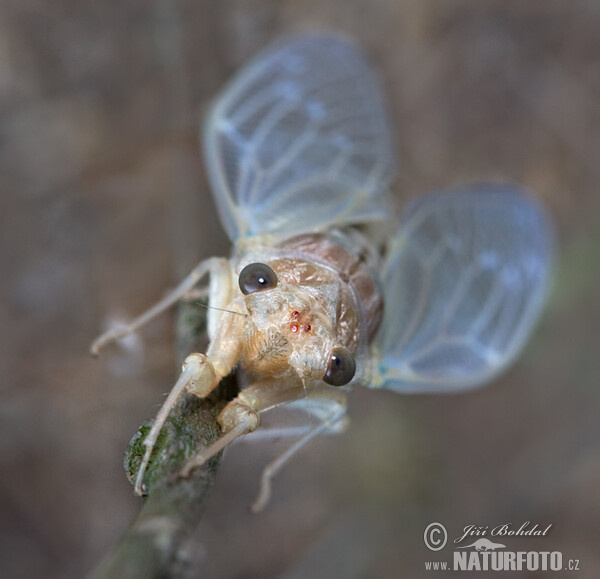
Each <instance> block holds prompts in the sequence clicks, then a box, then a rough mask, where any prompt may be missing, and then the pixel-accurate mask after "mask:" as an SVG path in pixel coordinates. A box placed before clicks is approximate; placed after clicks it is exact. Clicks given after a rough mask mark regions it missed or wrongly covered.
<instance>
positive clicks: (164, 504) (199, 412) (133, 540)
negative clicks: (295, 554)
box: [90, 304, 237, 579]
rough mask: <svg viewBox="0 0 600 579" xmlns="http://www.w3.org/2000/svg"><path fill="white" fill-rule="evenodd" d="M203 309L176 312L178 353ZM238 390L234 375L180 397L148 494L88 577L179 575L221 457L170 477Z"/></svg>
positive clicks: (137, 447)
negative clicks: (204, 393)
mask: <svg viewBox="0 0 600 579" xmlns="http://www.w3.org/2000/svg"><path fill="white" fill-rule="evenodd" d="M203 314H204V312H203V311H202V309H201V308H200V307H199V306H197V305H193V304H181V306H180V307H179V311H178V322H177V336H178V350H179V352H180V353H181V352H186V353H189V352H190V351H192V348H194V346H195V345H196V343H197V340H198V335H199V333H200V331H201V329H202V328H203V326H204V323H203V320H204V315H203ZM236 392H237V383H236V380H235V377H233V376H232V377H230V378H226V379H225V380H223V382H222V383H221V385H220V386H219V387H218V388H217V389H216V390H215V392H214V393H213V394H211V396H209V397H207V398H206V399H203V400H200V399H198V398H196V397H194V396H184V397H183V398H182V399H181V400H180V401H179V403H178V404H177V406H176V407H175V409H174V410H173V412H172V414H171V416H170V417H169V419H168V420H167V422H166V423H165V426H164V428H163V429H162V432H161V434H160V437H159V439H158V441H157V444H156V447H155V449H154V452H153V454H152V459H151V462H150V464H149V466H148V470H147V475H146V477H145V484H146V488H147V489H148V496H147V498H146V499H145V501H144V505H143V507H142V509H141V511H140V513H139V514H138V516H137V517H136V518H135V520H134V521H133V522H132V523H131V525H130V527H129V528H128V529H127V531H126V532H125V534H124V536H123V537H122V538H121V540H120V541H119V543H118V544H117V545H116V546H115V547H114V548H113V549H112V550H111V551H110V552H109V553H108V555H107V556H106V557H105V558H104V560H103V561H102V562H101V563H100V565H99V566H98V567H97V568H96V569H95V571H94V572H93V573H92V574H91V575H90V577H91V578H92V579H106V578H109V577H111V578H112V577H119V578H120V579H133V578H144V579H148V578H162V577H173V576H176V575H178V574H179V572H180V571H181V570H182V568H183V567H184V566H185V561H183V560H182V558H181V556H180V553H181V548H182V545H183V544H184V543H185V541H186V540H187V539H188V538H189V536H190V535H191V534H192V532H193V531H194V529H195V528H196V526H197V524H198V522H199V520H200V517H201V516H202V513H203V511H204V508H205V506H206V502H207V499H208V496H209V491H210V488H211V486H212V483H213V481H214V478H215V475H216V473H217V469H218V465H219V460H220V455H218V456H215V457H214V458H212V459H211V460H209V461H208V462H207V463H206V465H204V466H203V467H201V468H198V469H196V470H195V471H194V472H193V473H192V476H191V477H190V478H189V479H177V480H175V479H174V478H173V475H174V474H175V473H177V472H178V471H179V469H180V468H181V467H182V466H183V463H184V461H185V460H187V459H188V458H190V457H191V456H193V455H194V454H195V453H196V452H197V451H198V449H199V448H201V447H202V446H206V445H208V444H210V443H211V442H213V441H214V440H216V438H218V436H219V435H220V432H221V431H220V428H219V426H218V425H217V422H216V418H217V415H218V414H219V412H220V411H221V410H222V408H223V407H224V405H225V404H226V403H227V402H228V401H229V400H231V399H232V398H233V397H234V396H235V394H236ZM150 425H151V421H147V422H146V423H144V424H143V425H142V426H141V427H140V429H139V430H138V432H137V433H136V434H135V436H134V437H133V438H132V440H131V442H130V443H129V446H128V447H127V450H126V453H125V464H124V466H125V470H126V472H127V477H128V478H129V480H130V481H131V482H132V483H133V481H134V480H135V476H136V474H137V469H138V467H139V465H140V462H141V460H142V457H143V455H144V445H143V440H144V437H145V436H146V434H147V433H148V431H149V429H150Z"/></svg>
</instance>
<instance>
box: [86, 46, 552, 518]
mask: <svg viewBox="0 0 600 579" xmlns="http://www.w3.org/2000/svg"><path fill="white" fill-rule="evenodd" d="M204 150H205V156H206V162H207V167H208V170H209V175H210V178H211V184H212V186H213V192H214V195H215V199H216V201H217V205H218V208H219V213H220V216H221V220H222V222H223V224H224V226H225V228H226V230H227V232H228V234H229V236H230V238H231V239H232V241H233V242H234V244H235V248H234V251H233V255H232V257H231V258H230V259H221V258H211V259H208V260H206V261H203V262H202V263H200V264H199V265H198V266H197V267H196V268H195V269H194V270H193V271H192V273H191V274H190V275H189V276H188V277H187V278H186V279H185V280H184V281H183V282H182V283H181V284H180V285H179V286H178V287H177V288H176V289H175V290H173V291H172V292H171V293H170V294H168V295H167V296H166V297H165V298H164V299H163V300H161V301H160V302H159V303H158V304H156V305H155V306H154V307H153V308H151V309H150V310H149V311H148V312H146V313H145V314H143V315H142V316H141V317H140V318H138V319H137V320H135V321H134V322H133V323H131V324H130V325H128V326H126V327H124V328H121V329H118V330H114V331H111V332H108V333H106V334H104V335H103V336H101V337H100V338H98V339H97V340H96V341H95V342H94V344H93V346H92V351H93V352H94V353H97V352H98V351H99V350H100V349H101V348H102V347H103V346H104V345H106V344H107V343H109V342H111V341H113V340H116V339H118V338H121V337H123V336H126V335H127V334H130V333H131V332H133V331H135V330H137V329H138V328H139V327H140V326H141V325H143V324H144V323H146V322H147V321H148V320H149V319H151V318H153V317H154V316H155V315H157V314H158V313H160V312H162V311H163V310H165V309H166V308H167V307H169V306H171V305H172V304H174V303H175V302H176V301H177V300H179V299H182V298H184V297H185V296H186V295H189V293H190V291H191V290H193V289H194V288H197V286H198V284H199V283H200V282H201V281H202V280H203V279H204V278H205V277H206V276H209V279H210V284H209V288H208V302H209V306H211V308H210V309H209V311H208V336H209V339H210V344H209V347H208V350H207V352H206V353H205V354H202V353H193V354H190V355H189V356H188V357H187V358H186V360H185V362H184V365H183V370H182V373H181V375H180V377H179V379H178V381H177V383H176V384H175V386H174V387H173V389H172V391H171V393H170V394H169V396H168V397H167V399H166V401H165V403H164V404H163V407H162V408H161V410H160V412H159V413H158V415H157V417H156V420H155V421H154V424H153V426H152V429H151V431H150V433H149V434H148V436H147V437H146V440H145V441H144V444H145V446H146V453H145V456H144V458H143V461H142V464H141V467H140V469H139V472H138V476H137V480H136V484H135V490H136V492H137V493H138V494H142V492H143V482H144V473H145V470H146V467H147V465H148V462H149V459H150V457H151V454H152V450H153V446H154V444H155V442H156V440H157V437H158V434H159V432H160V430H161V428H162V426H163V424H164V422H165V420H166V418H167V417H168V415H169V412H170V411H171V410H172V408H173V406H174V405H175V403H176V402H177V399H178V398H179V396H180V395H181V394H182V393H183V392H184V391H185V392H190V393H193V394H195V395H197V396H199V397H204V396H206V395H208V394H209V393H210V392H211V391H212V390H213V389H214V388H215V387H216V386H217V384H218V383H219V381H220V380H221V379H222V378H223V377H224V376H226V375H227V374H229V373H230V372H232V370H233V369H234V368H235V367H236V366H237V365H238V364H239V365H241V366H242V367H243V368H244V370H245V376H247V377H248V384H247V387H245V388H244V389H243V390H242V391H241V392H240V394H239V395H238V396H237V397H236V398H235V399H234V400H233V401H232V402H231V403H229V404H228V405H227V406H226V408H225V409H224V410H223V411H222V413H221V414H220V416H219V419H218V420H219V423H220V425H221V426H222V430H223V436H222V437H221V438H220V439H219V440H218V441H217V442H216V443H214V444H213V445H212V446H210V447H208V448H205V449H201V450H200V451H199V453H198V454H197V456H196V457H194V458H193V459H192V460H190V461H189V462H188V463H187V465H186V466H185V468H184V471H183V472H182V475H185V474H186V473H188V472H189V471H190V470H191V469H192V468H194V467H195V466H198V465H200V464H202V463H203V462H205V461H206V460H207V459H208V458H209V457H211V456H213V455H214V454H215V453H217V452H219V451H220V450H221V449H223V448H224V447H225V446H227V445H228V444H229V443H230V442H232V441H233V440H235V439H236V438H238V437H240V436H242V435H245V434H247V433H250V432H252V431H254V430H256V429H257V428H258V427H259V426H260V422H261V414H262V413H264V412H266V411H267V410H269V409H271V408H274V407H277V406H281V405H294V404H295V403H297V402H298V401H302V403H303V404H304V403H306V404H307V405H308V408H309V409H310V411H311V413H313V414H314V415H316V416H317V417H318V418H319V421H320V422H319V423H318V424H317V425H316V426H314V427H312V428H310V429H308V430H307V431H306V432H305V433H304V434H303V435H302V436H301V437H300V438H299V439H298V440H297V441H296V442H295V443H294V445H293V446H291V447H290V449H289V450H288V451H286V452H285V453H284V454H283V455H281V456H280V457H279V458H278V459H277V460H276V461H274V462H273V463H271V464H270V465H269V466H268V467H267V468H266V469H265V471H264V473H263V477H262V481H261V482H262V485H261V492H260V495H259V498H258V499H257V502H256V503H255V505H254V507H255V509H260V508H262V507H263V506H264V504H265V503H266V501H267V500H268V497H269V492H270V479H271V477H272V476H273V475H274V474H275V473H276V472H277V471H278V470H279V469H280V468H281V466H282V465H283V464H284V463H285V462H286V461H287V460H288V459H289V458H290V457H291V456H292V455H293V454H294V452H295V451H296V450H297V449H298V448H300V447H301V446H302V445H303V444H305V443H306V442H308V441H309V440H310V439H312V438H314V437H315V436H316V435H318V434H320V433H322V432H336V431H340V430H341V429H342V428H343V426H344V425H345V423H346V417H345V413H346V394H347V392H348V390H349V387H350V386H352V385H354V384H363V385H367V386H372V387H385V388H390V389H392V390H395V391H398V392H444V391H456V390H459V389H465V388H470V387H475V386H478V385H480V384H483V383H484V382H486V381H489V380H490V379H491V378H492V377H493V376H495V375H496V374H497V373H498V372H500V371H501V370H502V369H504V368H505V367H506V366H507V365H508V364H509V363H510V362H511V361H512V360H513V359H514V358H515V357H516V355H517V354H518V352H519V351H520V349H521V348H522V346H523V345H524V343H525V341H526V339H527V337H528V335H529V334H530V332H531V330H532V328H533V325H534V323H535V320H536V318H537V316H538V313H539V311H540V308H541V306H542V303H543V298H544V294H545V288H546V280H547V277H548V269H549V263H550V257H551V234H550V228H549V224H548V222H547V219H546V216H545V214H544V212H543V211H542V209H541V208H540V207H539V206H538V205H537V204H536V203H535V202H534V201H533V200H532V199H531V198H529V197H528V196H527V195H525V194H523V193H522V192H520V191H519V190H518V189H517V188H515V187H510V186H506V185H487V186H479V187H470V188H465V189H462V190H454V191H449V192H443V193H438V194H434V195H429V196H426V197H423V198H421V199H420V200H417V201H416V202H414V203H413V204H412V205H411V206H410V207H409V208H408V209H407V210H406V211H405V214H404V216H403V219H402V221H401V224H400V228H399V230H398V229H397V228H395V230H396V231H397V233H395V234H394V235H392V236H391V237H390V238H389V239H387V240H386V241H385V243H383V244H379V245H381V247H379V246H378V245H377V244H375V242H374V241H373V237H372V236H371V237H370V236H369V235H367V231H368V229H364V228H363V231H362V232H361V231H359V227H360V226H365V225H370V226H371V231H372V228H373V225H372V224H377V223H381V224H385V223H389V222H390V220H391V219H392V216H393V211H392V209H391V200H390V193H389V189H390V185H391V181H392V178H393V176H394V166H395V152H394V146H393V139H392V137H391V133H390V123H389V120H388V118H387V116H386V111H385V105H384V102H383V98H382V95H381V93H380V91H379V88H378V85H377V82H376V78H375V76H374V74H373V72H372V71H371V69H370V68H369V66H368V64H367V62H366V60H365V58H364V57H363V56H362V55H361V53H360V52H359V51H358V50H357V49H356V47H355V46H354V45H353V44H351V43H350V42H348V41H347V40H345V39H342V38H338V37H331V36H317V35H309V36H303V37H299V38H295V39H292V40H291V41H288V42H285V43H280V44H277V45H276V46H275V47H273V48H271V49H270V50H267V51H266V52H265V53H263V54H262V55H260V56H259V57H258V58H257V59H255V60H254V61H253V62H252V63H251V64H250V65H249V66H248V67H247V68H246V69H244V70H243V71H242V72H241V73H240V74H239V75H238V76H237V77H236V78H235V79H234V80H233V82H232V83H231V84H230V85H229V87H228V88H227V89H226V90H225V92H224V93H223V94H222V95H221V96H220V97H219V98H218V99H217V100H216V103H215V105H214V107H213V109H212V111H211V114H210V115H209V117H208V120H207V123H206V126H205V130H204ZM380 237H381V236H380ZM384 307H385V315H384V316H383V318H384V321H383V322H382V319H383V318H382V314H383V312H384Z"/></svg>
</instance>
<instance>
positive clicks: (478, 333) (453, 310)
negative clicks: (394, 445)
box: [378, 186, 552, 392]
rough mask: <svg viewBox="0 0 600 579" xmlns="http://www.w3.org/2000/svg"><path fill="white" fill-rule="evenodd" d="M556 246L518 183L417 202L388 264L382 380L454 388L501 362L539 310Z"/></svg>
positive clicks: (403, 387)
mask: <svg viewBox="0 0 600 579" xmlns="http://www.w3.org/2000/svg"><path fill="white" fill-rule="evenodd" d="M551 251H552V235H551V229H550V224H549V221H548V219H547V217H546V215H545V213H544V212H543V210H542V209H541V207H540V206H538V205H537V204H536V203H535V202H534V201H533V200H532V199H531V198H530V197H527V196H526V195H524V194H523V193H521V192H519V191H518V190H517V189H516V188H514V187H510V186H482V187H473V188H470V189H463V190H457V191H451V192H445V193H444V192H442V193H437V194H433V195H430V196H426V197H424V198H422V199H420V200H418V201H416V202H414V203H413V204H412V205H411V206H410V207H409V208H408V210H407V211H406V214H405V215H404V216H403V219H402V224H401V228H400V230H399V232H398V234H397V235H396V237H395V238H394V239H393V240H392V242H391V245H390V249H389V254H388V257H387V260H386V263H385V266H384V275H383V279H384V286H385V298H386V302H385V308H386V314H385V323H384V326H383V327H382V330H381V333H380V335H379V337H378V340H379V346H380V350H381V355H382V360H381V367H380V378H379V380H378V382H379V385H381V386H383V387H386V388H390V389H392V390H396V391H399V392H443V391H454V390H458V389H463V388H470V387H475V386H478V385H480V384H482V383H484V382H486V381H487V380H489V379H490V378H492V377H493V376H494V375H495V374H497V373H498V372H499V371H501V370H502V369H503V368H505V367H506V366H507V365H508V364H509V363H510V362H511V361H512V360H513V359H514V358H515V356H516V355H517V354H518V353H519V351H520V349H521V348H522V347H523V345H524V343H525V341H526V340H527V338H528V336H529V334H530V333H531V331H532V329H533V326H534V324H535V321H536V319H537V317H538V314H539V312H540V309H541V306H542V304H543V301H544V296H545V291H546V285H547V279H548V273H549V268H550V259H551Z"/></svg>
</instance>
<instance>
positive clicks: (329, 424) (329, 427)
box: [250, 398, 346, 513]
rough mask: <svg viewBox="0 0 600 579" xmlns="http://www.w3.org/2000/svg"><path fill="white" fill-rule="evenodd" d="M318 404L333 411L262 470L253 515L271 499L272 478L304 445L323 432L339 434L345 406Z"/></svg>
mask: <svg viewBox="0 0 600 579" xmlns="http://www.w3.org/2000/svg"><path fill="white" fill-rule="evenodd" d="M318 404H319V406H320V407H321V409H322V408H323V406H330V410H331V407H333V409H332V410H331V411H330V413H329V415H328V416H327V417H326V418H324V420H323V421H322V422H321V423H320V424H317V425H316V426H315V427H314V428H313V429H311V430H310V431H309V432H307V433H306V434H305V435H304V436H302V437H301V438H299V439H298V440H297V441H296V442H294V444H292V445H291V446H290V447H289V448H287V449H286V450H285V451H284V452H282V453H281V454H280V455H279V456H278V457H277V458H275V459H274V460H272V461H271V462H270V463H269V464H268V465H267V466H266V467H265V468H264V469H263V471H262V474H261V476H260V490H259V492H258V496H257V497H256V500H255V501H254V502H253V503H252V505H251V506H250V510H251V511H252V512H253V513H258V512H260V511H262V510H263V509H264V508H265V506H266V505H267V503H268V502H269V500H270V498H271V487H272V485H271V481H272V480H273V477H274V476H275V475H276V474H277V473H278V472H279V471H280V470H281V469H282V468H283V467H284V466H285V464H286V463H287V462H288V461H289V460H290V459H291V458H292V457H293V456H294V455H295V454H296V453H297V452H298V451H299V450H300V449H301V448H302V447H303V446H304V445H306V444H307V443H309V442H310V441H311V440H312V439H313V438H316V437H317V436H319V435H320V434H323V433H325V432H332V433H333V432H339V422H340V420H341V419H343V418H344V417H345V416H346V405H345V404H340V402H339V400H338V399H329V400H327V399H325V398H323V399H321V400H319V401H318Z"/></svg>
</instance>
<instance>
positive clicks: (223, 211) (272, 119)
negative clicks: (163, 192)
mask: <svg viewBox="0 0 600 579" xmlns="http://www.w3.org/2000/svg"><path fill="white" fill-rule="evenodd" d="M204 153H205V158H206V163H207V167H208V173H209V177H210V180H211V184H212V187H213V191H214V195H215V198H216V201H217V206H218V209H219V213H220V216H221V220H222V221H223V225H224V226H225V229H226V230H227V233H228V234H229V237H230V238H231V239H232V240H235V239H237V238H239V237H245V236H250V235H255V234H257V233H274V234H285V235H290V234H295V233H301V232H306V231H314V230H318V229H324V228H326V227H327V226H329V225H332V224H336V225H343V224H346V223H356V222H367V221H374V220H379V219H386V218H389V214H390V213H389V198H388V195H389V193H388V188H389V184H390V181H391V179H392V176H393V173H394V159H395V152H394V146H393V142H392V137H391V134H390V132H389V123H388V119H387V115H386V110H385V105H384V102H383V97H382V95H381V92H380V89H379V86H378V84H377V81H376V78H375V75H374V74H373V71H372V70H371V69H370V68H369V65H368V63H367V61H366V60H365V58H364V56H363V55H362V54H361V53H360V52H359V51H358V50H357V48H356V47H355V46H354V45H353V44H351V43H350V42H349V41H347V40H345V39H342V38H338V37H330V36H314V35H311V36H302V37H299V38H296V39H294V40H292V41H288V42H287V43H280V44H277V45H276V46H274V47H273V48H271V49H269V50H267V51H266V52H264V53H263V54H261V55H259V56H258V58H256V59H255V60H254V61H253V62H251V63H250V64H249V65H248V66H247V67H246V68H245V69H243V70H242V71H241V73H239V74H238V75H237V77H235V78H234V79H233V81H232V83H231V84H230V85H229V86H228V87H227V88H226V89H225V91H224V92H223V94H222V95H221V96H220V97H219V98H217V100H216V102H215V105H214V106H213V109H212V111H211V113H210V114H209V116H208V119H207V122H206V125H205V130H204Z"/></svg>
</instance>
